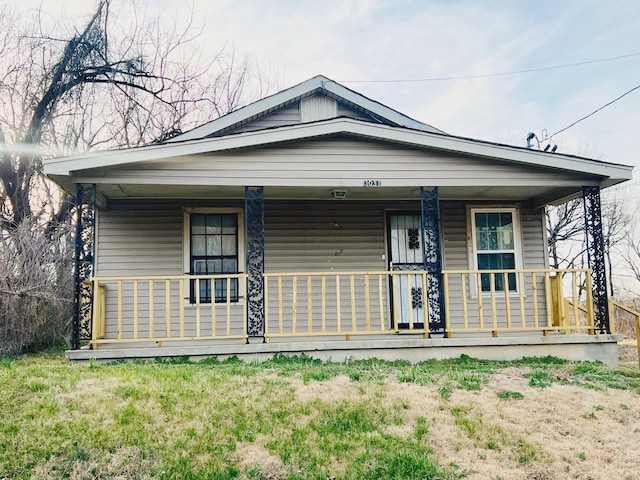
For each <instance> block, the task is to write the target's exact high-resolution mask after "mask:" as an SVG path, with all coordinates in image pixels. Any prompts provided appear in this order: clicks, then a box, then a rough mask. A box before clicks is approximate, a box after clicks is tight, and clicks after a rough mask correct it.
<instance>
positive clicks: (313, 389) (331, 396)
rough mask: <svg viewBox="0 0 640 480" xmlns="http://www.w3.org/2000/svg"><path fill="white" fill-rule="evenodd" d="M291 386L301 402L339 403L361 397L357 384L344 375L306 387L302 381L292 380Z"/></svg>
mask: <svg viewBox="0 0 640 480" xmlns="http://www.w3.org/2000/svg"><path fill="white" fill-rule="evenodd" d="M291 385H292V386H294V387H295V391H296V398H297V399H298V400H299V401H301V402H310V401H312V400H316V399H320V400H325V401H332V402H337V401H341V400H348V399H351V398H356V397H359V396H360V392H359V390H358V388H357V387H356V386H355V384H354V383H353V382H351V380H350V379H349V378H348V377H345V376H344V375H341V376H338V377H334V378H332V379H330V380H326V381H323V382H309V383H308V384H306V385H305V383H304V382H303V381H302V380H297V379H296V380H292V382H291Z"/></svg>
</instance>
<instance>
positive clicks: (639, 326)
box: [609, 299, 640, 367]
mask: <svg viewBox="0 0 640 480" xmlns="http://www.w3.org/2000/svg"><path fill="white" fill-rule="evenodd" d="M616 308H619V309H620V310H622V311H623V312H626V313H628V314H629V315H631V316H632V317H635V329H636V345H637V348H638V367H640V312H638V311H637V310H634V309H633V308H630V307H628V306H626V305H625V304H624V303H621V302H619V301H617V300H614V299H610V300H609V318H610V320H611V333H615V332H616V330H615V322H614V319H615V309H616Z"/></svg>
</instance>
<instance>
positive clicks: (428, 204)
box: [420, 187, 445, 332]
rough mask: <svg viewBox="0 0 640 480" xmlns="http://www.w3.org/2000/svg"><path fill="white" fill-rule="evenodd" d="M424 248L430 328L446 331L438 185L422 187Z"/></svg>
mask: <svg viewBox="0 0 640 480" xmlns="http://www.w3.org/2000/svg"><path fill="white" fill-rule="evenodd" d="M420 207H421V208H420V210H421V213H422V248H423V256H424V269H425V271H426V272H427V292H426V294H427V306H428V309H429V330H430V331H432V332H444V328H445V324H444V315H443V311H444V293H443V290H442V253H441V245H440V196H439V193H438V187H433V188H425V187H420Z"/></svg>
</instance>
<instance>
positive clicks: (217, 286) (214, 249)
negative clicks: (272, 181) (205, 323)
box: [189, 213, 239, 303]
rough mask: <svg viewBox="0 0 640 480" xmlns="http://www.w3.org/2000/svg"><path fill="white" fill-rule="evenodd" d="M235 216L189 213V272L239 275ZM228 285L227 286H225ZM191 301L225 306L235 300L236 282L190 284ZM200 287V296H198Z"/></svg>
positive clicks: (202, 281) (204, 280) (235, 214)
mask: <svg viewBox="0 0 640 480" xmlns="http://www.w3.org/2000/svg"><path fill="white" fill-rule="evenodd" d="M238 231H239V228H238V214H237V213H191V214H190V215H189V273H190V274H191V275H224V274H236V273H238V265H239V258H238V250H239V249H238ZM228 282H230V285H228ZM190 284H191V285H190V301H191V303H195V302H196V301H197V300H199V301H200V303H211V302H215V303H224V302H226V301H227V295H228V294H229V301H231V302H237V301H238V296H239V292H238V279H237V278H231V279H226V278H217V279H206V278H205V279H202V280H199V281H196V280H191V282H190ZM198 287H199V295H198V292H197V290H198Z"/></svg>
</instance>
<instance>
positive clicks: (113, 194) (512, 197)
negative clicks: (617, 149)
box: [98, 184, 581, 206]
mask: <svg viewBox="0 0 640 480" xmlns="http://www.w3.org/2000/svg"><path fill="white" fill-rule="evenodd" d="M428 186H429V185H425V187H428ZM334 190H338V191H344V192H346V197H345V199H344V200H417V199H418V198H419V195H420V188H419V187H413V186H411V187H341V186H336V187H333V188H330V187H265V198H267V199H273V200H330V199H332V191H334ZM439 190H440V199H441V200H477V201H491V200H496V201H527V202H532V203H534V204H535V205H536V206H539V205H543V204H545V203H551V202H554V201H558V200H560V199H562V198H566V197H570V196H572V195H576V194H578V193H579V192H580V191H581V187H567V188H564V189H559V188H558V187H549V186H542V185H539V186H531V187H526V188H523V187H522V186H441V187H439ZM98 192H99V193H100V194H101V196H103V197H104V198H106V199H126V198H130V199H140V198H149V199H150V198H163V199H165V198H171V199H179V198H184V199H213V200H216V199H243V198H244V188H243V187H239V186H204V185H163V186H162V187H161V188H159V187H158V185H140V184H100V185H98ZM336 201H341V200H336Z"/></svg>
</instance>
